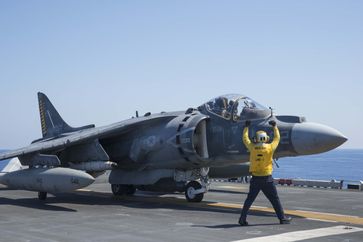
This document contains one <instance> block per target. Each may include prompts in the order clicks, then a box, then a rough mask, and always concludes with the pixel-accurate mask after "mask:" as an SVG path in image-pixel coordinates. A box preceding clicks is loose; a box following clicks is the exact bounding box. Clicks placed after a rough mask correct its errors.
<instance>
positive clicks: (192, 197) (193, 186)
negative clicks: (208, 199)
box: [185, 181, 204, 203]
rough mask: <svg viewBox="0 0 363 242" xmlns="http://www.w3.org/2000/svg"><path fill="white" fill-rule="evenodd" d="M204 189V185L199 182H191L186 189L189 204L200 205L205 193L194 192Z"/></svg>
mask: <svg viewBox="0 0 363 242" xmlns="http://www.w3.org/2000/svg"><path fill="white" fill-rule="evenodd" d="M200 188H202V185H201V184H200V183H199V182H197V181H191V182H189V183H188V184H187V186H186V188H185V198H186V199H187V201H188V202H194V203H199V202H201V201H202V200H203V197H204V193H199V194H192V193H193V191H194V190H198V189H200Z"/></svg>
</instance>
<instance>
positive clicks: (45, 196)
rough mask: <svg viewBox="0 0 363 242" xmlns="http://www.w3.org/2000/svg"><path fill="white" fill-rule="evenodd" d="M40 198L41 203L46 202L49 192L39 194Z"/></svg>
mask: <svg viewBox="0 0 363 242" xmlns="http://www.w3.org/2000/svg"><path fill="white" fill-rule="evenodd" d="M38 198H39V200H40V201H44V200H46V199H47V192H38Z"/></svg>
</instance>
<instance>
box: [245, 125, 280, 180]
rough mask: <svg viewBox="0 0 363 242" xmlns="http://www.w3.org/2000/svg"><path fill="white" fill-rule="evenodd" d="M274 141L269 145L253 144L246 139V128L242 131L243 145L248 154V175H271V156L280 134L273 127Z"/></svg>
mask: <svg viewBox="0 0 363 242" xmlns="http://www.w3.org/2000/svg"><path fill="white" fill-rule="evenodd" d="M273 129H274V139H273V141H272V142H271V143H269V144H268V143H257V144H255V143H253V142H251V140H250V138H249V137H248V127H245V128H244V129H243V143H244V144H245V146H246V147H247V149H248V150H249V152H250V173H252V175H253V176H269V175H271V174H272V167H273V164H272V163H273V160H272V159H273V155H274V152H275V150H276V148H277V146H278V145H279V142H280V132H279V129H278V128H277V127H276V126H275V127H273Z"/></svg>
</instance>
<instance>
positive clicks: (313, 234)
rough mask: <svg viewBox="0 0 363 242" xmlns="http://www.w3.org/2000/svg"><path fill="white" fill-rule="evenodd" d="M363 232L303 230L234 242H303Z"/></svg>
mask: <svg viewBox="0 0 363 242" xmlns="http://www.w3.org/2000/svg"><path fill="white" fill-rule="evenodd" d="M360 231H363V228H358V227H347V226H343V225H339V226H334V227H328V228H320V229H311V230H301V231H295V232H288V233H282V234H275V235H269V236H262V237H257V238H251V239H244V240H235V241H232V242H252V241H253V242H259V241H271V242H275V241H276V242H277V241H278V242H281V241H283V242H293V241H301V240H306V239H314V238H320V237H325V236H333V235H339V234H349V233H355V232H360Z"/></svg>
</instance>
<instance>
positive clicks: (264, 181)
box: [241, 176, 285, 220]
mask: <svg viewBox="0 0 363 242" xmlns="http://www.w3.org/2000/svg"><path fill="white" fill-rule="evenodd" d="M261 190H262V192H263V194H265V196H266V197H267V198H268V200H269V201H270V202H271V204H272V206H273V208H274V209H275V212H276V215H277V217H278V218H279V219H283V218H284V217H285V215H284V210H283V209H282V206H281V203H280V199H279V196H278V195H277V190H276V186H275V184H274V182H273V179H272V176H252V179H251V181H250V191H249V192H248V195H247V198H246V201H245V203H244V205H243V209H242V212H241V218H242V219H244V220H246V217H247V213H248V210H249V209H250V207H251V205H252V203H253V201H255V199H256V197H257V195H258V193H259V192H260V191H261Z"/></svg>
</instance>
